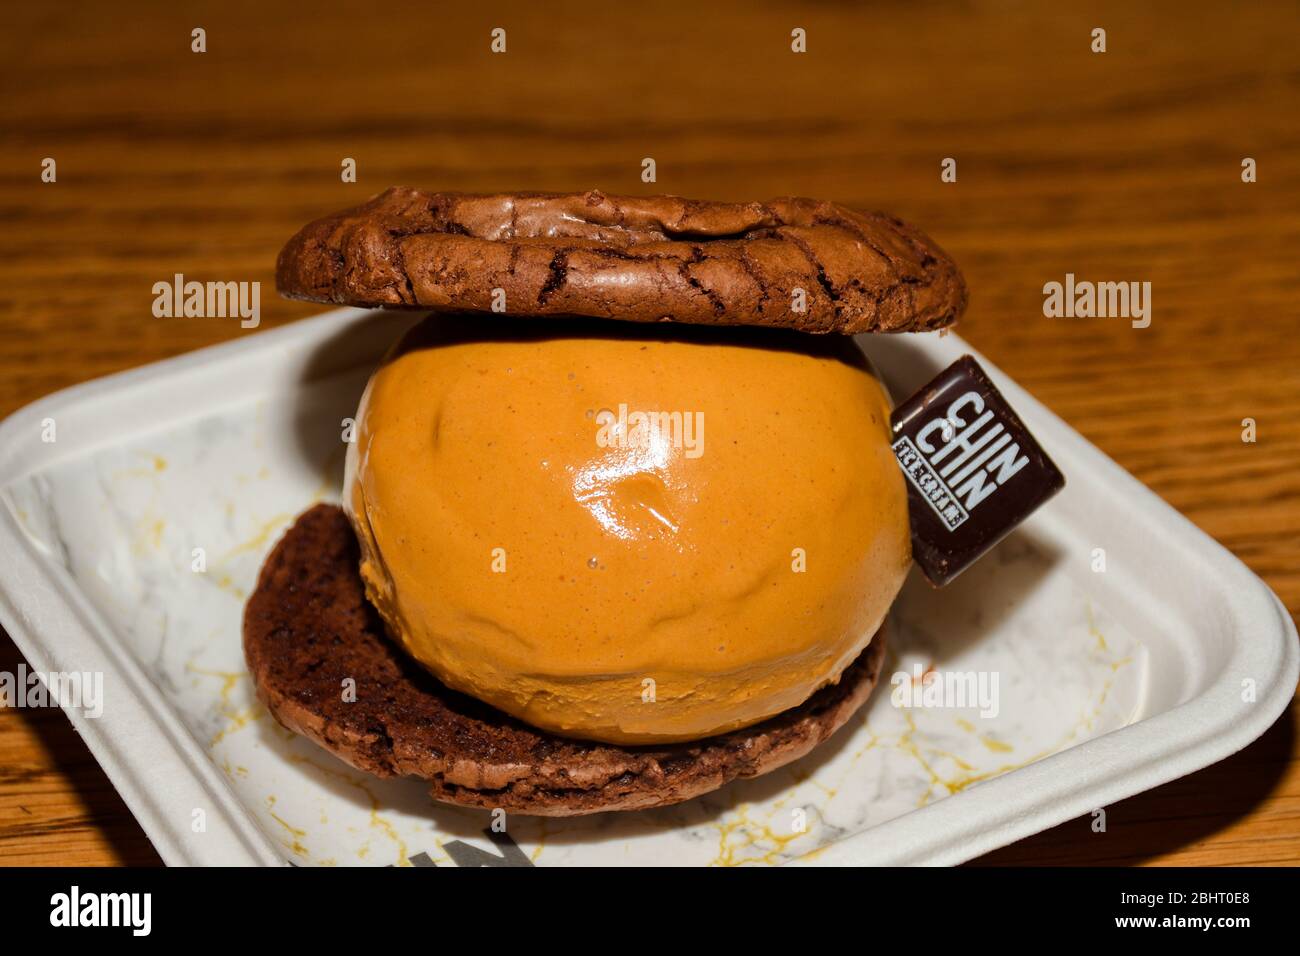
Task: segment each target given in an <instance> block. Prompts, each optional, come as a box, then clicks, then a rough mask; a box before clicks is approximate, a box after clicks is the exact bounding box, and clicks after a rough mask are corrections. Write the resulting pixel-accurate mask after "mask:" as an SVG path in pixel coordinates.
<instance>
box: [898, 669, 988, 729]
mask: <svg viewBox="0 0 1300 956" xmlns="http://www.w3.org/2000/svg"><path fill="white" fill-rule="evenodd" d="M889 683H890V684H892V685H893V687H894V689H893V691H892V692H890V695H889V702H890V703H891V704H893V705H894V706H895V707H898V708H902V709H911V708H914V707H915V708H923V709H926V710H930V709H934V710H943V709H949V710H961V709H969V708H978V709H979V715H980V716H981V717H984V718H987V719H992V718H994V717H996V716H997V715H998V713H999V712H1000V711H1001V709H1002V705H1001V701H1000V698H999V694H998V672H997V671H939V670H923V669H922V668H921V665H920V664H914V665H912V672H911V673H910V674H909V673H908V672H907V671H897V672H895V673H894V675H893V676H892V677H890V679H889Z"/></svg>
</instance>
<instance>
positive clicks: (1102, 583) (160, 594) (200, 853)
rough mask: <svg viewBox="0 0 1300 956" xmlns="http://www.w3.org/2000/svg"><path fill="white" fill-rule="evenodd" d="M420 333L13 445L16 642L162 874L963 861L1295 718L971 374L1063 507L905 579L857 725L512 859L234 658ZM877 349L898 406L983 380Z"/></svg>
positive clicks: (1074, 472) (1192, 589) (929, 357)
mask: <svg viewBox="0 0 1300 956" xmlns="http://www.w3.org/2000/svg"><path fill="white" fill-rule="evenodd" d="M417 318H418V316H417V315H412V314H406V313H367V312H362V311H358V310H350V309H348V310H340V311H336V312H331V313H328V314H326V315H322V316H320V317H318V318H315V319H311V320H307V321H303V322H297V323H294V324H292V325H288V326H285V327H282V328H279V329H275V330H272V331H268V332H262V333H257V334H250V335H247V336H246V337H242V338H240V339H238V340H237V341H233V342H230V343H228V344H224V345H220V346H216V347H213V348H208V349H203V350H201V351H198V352H194V353H191V354H188V355H183V356H180V357H178V358H175V359H172V360H169V361H166V362H160V363H157V364H154V365H150V366H146V367H144V368H140V369H135V370H133V371H129V372H125V373H122V374H119V375H114V376H111V377H108V378H104V379H100V380H97V381H94V382H89V383H87V384H85V385H80V386H77V387H75V388H70V389H67V390H66V391H63V392H59V393H58V394H56V395H52V396H50V397H48V398H45V399H42V400H41V401H38V402H36V403H34V404H33V405H30V406H28V407H27V408H24V409H22V410H21V411H19V412H17V413H15V414H14V415H12V416H11V417H9V418H8V419H7V420H5V421H4V422H3V423H0V502H2V504H0V623H2V624H3V625H4V627H5V628H6V629H7V630H8V632H9V633H10V635H11V636H12V637H13V639H14V641H15V642H16V643H17V644H18V646H19V648H20V649H21V650H22V652H23V653H24V654H25V655H26V657H27V659H28V661H29V662H30V665H31V667H32V668H33V669H35V670H38V671H42V672H48V671H74V670H75V671H99V672H102V673H103V675H104V698H105V700H104V706H103V713H102V715H101V716H99V717H98V718H94V717H91V716H89V715H87V714H84V713H82V712H81V711H79V710H77V709H75V708H70V709H69V712H68V713H69V717H70V719H71V720H72V722H73V724H74V725H75V727H76V728H77V730H78V731H79V732H80V734H81V736H82V737H83V739H84V740H85V741H86V743H87V745H88V746H89V747H90V749H91V751H92V752H93V753H94V755H95V757H96V759H98V760H99V762H100V763H101V764H102V765H103V767H104V769H105V771H106V772H107V773H108V775H109V777H110V779H112V781H113V783H114V785H115V786H116V787H117V788H118V789H119V790H120V791H121V793H122V796H123V798H124V799H125V800H126V802H127V804H128V806H129V807H130V808H131V810H132V812H133V813H134V814H135V816H136V817H137V819H138V820H139V821H140V823H141V825H142V826H143V827H144V829H145V831H146V832H147V833H148V834H149V837H150V839H151V840H152V841H153V843H154V845H155V846H156V847H157V849H158V852H159V853H160V854H161V856H162V857H163V859H164V860H165V861H166V862H167V863H169V864H264V865H283V864H285V863H294V864H297V865H393V864H396V865H408V864H413V865H430V864H436V865H464V864H467V863H476V862H483V861H492V862H501V863H508V864H530V863H532V864H536V865H540V866H546V865H564V864H606V863H610V864H646V865H654V864H663V863H674V864H709V863H713V864H722V865H736V864H751V863H752V864H771V863H785V862H792V861H798V862H804V863H812V864H856V863H870V864H952V863H957V862H960V861H963V860H966V859H969V858H971V857H974V856H978V855H980V854H982V853H985V852H987V851H989V850H992V849H994V848H996V847H999V846H1003V845H1005V844H1007V843H1010V842H1012V841H1014V840H1016V839H1019V838H1021V837H1024V836H1027V835H1029V834H1031V833H1034V832H1037V831H1039V830H1043V829H1045V828H1047V827H1051V826H1053V825H1055V824H1057V823H1061V822H1063V821H1065V820H1069V819H1071V818H1074V817H1078V816H1080V815H1083V814H1087V813H1089V812H1090V811H1093V810H1094V809H1097V808H1102V807H1105V806H1106V805H1108V804H1110V803H1113V802H1115V801H1117V800H1120V799H1122V798H1124V797H1127V796H1130V795H1132V794H1134V793H1137V792H1139V791H1141V790H1145V789H1147V788H1150V787H1153V786H1156V785H1158V784H1161V783H1164V782H1166V781H1168V780H1172V779H1174V778H1175V777H1178V776H1181V775H1183V774H1187V773H1190V772H1192V771H1194V770H1197V769H1199V768H1201V767H1204V766H1206V765H1208V764H1210V763H1213V762H1214V761H1216V760H1220V759H1222V758H1223V757H1226V756H1228V755H1229V754H1231V753H1233V752H1234V751H1236V750H1239V749H1240V748H1242V747H1244V746H1245V745H1246V744H1248V743H1249V742H1250V741H1252V740H1254V739H1255V738H1256V737H1258V736H1259V735H1260V734H1261V733H1263V732H1264V730H1265V729H1267V728H1268V726H1269V725H1270V724H1271V723H1272V722H1273V721H1274V720H1275V719H1276V718H1277V716H1278V715H1279V714H1280V713H1281V712H1282V711H1283V709H1284V708H1285V707H1286V706H1287V703H1288V701H1289V700H1290V699H1291V696H1292V694H1293V692H1294V690H1295V686H1296V680H1297V666H1298V665H1297V641H1296V630H1295V625H1294V623H1293V622H1292V621H1291V619H1290V617H1289V615H1288V614H1287V613H1286V611H1285V609H1284V608H1283V607H1282V605H1281V604H1280V602H1279V601H1278V600H1277V599H1276V597H1274V595H1273V594H1272V593H1271V592H1270V591H1269V589H1268V588H1267V587H1266V586H1265V585H1264V583H1263V582H1262V581H1260V580H1259V579H1258V578H1257V577H1255V576H1254V575H1253V574H1251V573H1250V571H1249V570H1247V569H1246V567H1245V566H1244V565H1242V564H1241V562H1239V561H1238V560H1237V559H1236V558H1234V557H1233V556H1232V555H1231V554H1229V553H1228V552H1227V551H1226V550H1224V549H1223V548H1222V547H1220V546H1219V545H1218V544H1216V543H1215V542H1214V541H1213V540H1211V539H1210V538H1209V537H1207V536H1206V535H1204V534H1203V533H1201V532H1200V531H1199V530H1197V529H1196V528H1195V527H1194V526H1193V525H1191V524H1190V523H1189V522H1188V521H1186V520H1185V519H1184V518H1182V517H1181V516H1180V515H1178V514H1177V513H1176V512H1175V511H1173V510H1172V509H1171V508H1169V507H1168V506H1167V505H1165V504H1164V503H1163V502H1162V501H1161V500H1160V499H1159V498H1158V497H1156V495H1154V494H1153V493H1151V492H1150V491H1149V490H1147V489H1146V488H1145V487H1143V486H1142V485H1141V484H1139V483H1138V482H1137V481H1136V480H1134V479H1133V478H1132V477H1131V476H1130V475H1128V474H1127V473H1126V472H1124V471H1123V470H1122V469H1121V468H1119V467H1118V466H1117V465H1116V464H1115V463H1114V462H1112V461H1111V460H1110V459H1108V458H1106V457H1105V456H1104V455H1103V454H1101V453H1100V452H1099V451H1098V450H1097V449H1096V448H1094V447H1093V446H1092V445H1090V444H1089V443H1088V442H1086V441H1085V440H1084V439H1083V438H1082V437H1080V436H1079V435H1078V434H1077V433H1076V432H1074V431H1073V430H1071V429H1070V428H1069V427H1068V426H1066V425H1065V424H1064V423H1063V422H1061V421H1060V420H1059V419H1058V418H1056V417H1055V416H1054V415H1053V414H1052V413H1051V412H1049V411H1047V409H1045V408H1044V407H1043V406H1042V405H1040V404H1039V403H1038V402H1036V401H1035V400H1034V399H1033V398H1032V397H1030V396H1029V395H1028V394H1027V393H1026V392H1025V391H1024V390H1023V389H1021V388H1019V387H1018V386H1016V385H1015V383H1014V382H1011V381H1010V380H1008V379H1007V378H1006V376H1004V375H1002V374H1001V373H1000V372H998V370H997V369H996V368H994V367H993V366H991V365H989V364H988V363H987V361H984V360H983V359H981V361H982V362H983V363H984V365H985V368H987V369H988V371H989V373H990V374H991V375H992V377H993V379H994V381H995V382H996V383H997V384H998V386H999V387H1000V388H1001V389H1002V390H1003V391H1004V394H1005V395H1006V396H1007V398H1008V400H1009V401H1010V402H1011V404H1012V405H1013V407H1015V408H1016V410H1017V411H1018V412H1019V413H1020V414H1021V416H1022V417H1023V418H1024V420H1025V422H1026V423H1027V425H1028V426H1029V427H1030V428H1031V429H1032V430H1033V432H1034V434H1035V435H1036V436H1037V437H1038V438H1039V440H1040V441H1041V442H1042V444H1043V446H1044V447H1045V448H1046V449H1047V451H1048V453H1049V454H1050V455H1051V456H1052V458H1053V459H1054V460H1055V461H1056V462H1057V464H1058V465H1059V466H1060V467H1061V470H1062V471H1064V472H1065V474H1066V476H1067V479H1068V484H1067V486H1066V488H1065V490H1064V491H1063V492H1062V493H1061V494H1060V495H1059V496H1058V497H1057V498H1055V499H1054V500H1053V501H1052V502H1050V503H1049V504H1048V505H1047V506H1046V507H1044V508H1043V509H1042V510H1040V511H1039V512H1038V513H1037V514H1035V515H1034V516H1033V517H1032V518H1031V519H1030V520H1029V521H1028V522H1026V523H1025V524H1024V525H1022V526H1021V527H1020V528H1019V529H1017V531H1016V532H1015V533H1013V534H1012V535H1011V536H1010V537H1008V538H1007V539H1006V540H1005V541H1004V542H1003V543H1002V544H1001V545H1000V546H999V547H998V548H996V549H995V550H994V551H993V552H992V553H990V554H989V555H987V556H986V557H985V558H984V559H983V560H981V561H980V562H979V563H978V564H977V565H976V566H975V567H974V568H972V569H971V570H970V571H968V572H967V573H966V574H965V575H963V576H962V577H961V578H960V579H958V580H957V581H956V582H955V583H954V584H952V585H951V586H949V587H948V588H946V589H944V590H943V591H941V592H937V591H934V590H932V589H930V588H929V586H928V585H926V584H925V583H924V581H923V580H922V579H920V578H919V576H917V575H915V574H914V575H913V577H912V578H911V579H909V581H908V583H907V585H906V586H905V588H904V591H903V594H902V595H901V597H900V599H899V601H898V602H897V604H896V607H895V610H894V612H893V614H892V623H891V627H892V635H893V636H892V640H891V650H890V653H889V657H888V659H887V661H886V664H885V673H884V676H883V677H882V681H881V686H880V687H879V688H878V689H877V691H876V693H875V694H874V695H873V697H872V699H871V700H870V702H869V703H868V704H867V705H866V706H865V707H864V708H863V710H862V712H861V713H860V714H859V715H858V717H856V718H855V719H854V720H852V721H851V722H850V723H849V724H848V725H847V726H846V727H845V728H843V729H842V730H841V731H840V732H839V733H838V734H837V735H836V736H835V737H834V738H833V739H832V740H830V741H828V742H827V743H826V744H825V745H823V746H822V747H820V748H818V749H817V750H816V751H815V752H814V753H813V754H811V755H809V756H808V757H806V758H804V759H803V760H801V761H798V762H797V763H795V764H793V765H791V766H789V767H787V768H783V769H782V770H779V771H776V772H775V773H773V774H770V775H768V776H764V777H761V778H759V779H757V780H751V781H740V782H737V783H734V784H732V785H730V786H728V787H726V788H724V789H722V790H721V791H718V792H717V793H715V794H711V795H709V796H706V797H704V798H700V799H697V800H694V801H691V802H689V803H686V804H683V805H681V806H678V807H669V808H664V809H662V810H655V811H643V812H635V813H625V814H602V815H599V816H596V817H585V818H572V819H565V820H540V819H529V818H524V817H511V818H510V819H509V821H508V825H507V831H508V832H507V834H505V835H502V834H494V833H492V832H491V822H492V820H491V817H490V815H489V814H488V813H487V812H484V811H472V810H465V809H459V808H454V807H448V806H443V805H438V804H434V803H432V802H431V801H430V800H429V798H428V797H427V795H426V793H425V791H424V789H423V787H422V786H421V784H420V783H419V782H418V781H414V780H388V781H381V780H376V779H373V778H370V777H368V776H366V775H365V774H362V773H359V772H357V771H354V770H352V769H351V768H350V767H348V766H347V765H345V764H343V763H341V762H339V761H338V760H336V759H334V758H333V757H331V756H329V755H328V754H326V753H325V752H323V751H322V750H320V749H319V748H317V747H315V746H314V745H313V744H311V743H309V742H307V741H305V740H303V739H300V738H297V737H295V736H294V735H292V734H290V733H288V732H286V731H284V730H283V729H282V728H280V727H279V726H278V725H277V724H276V723H275V721H274V720H273V719H272V718H271V717H270V716H269V715H267V714H266V713H265V711H264V710H263V709H262V708H261V707H260V706H259V705H258V704H257V702H256V699H255V697H254V694H253V690H252V687H251V686H250V682H249V679H248V677H247V675H246V673H245V670H244V663H243V656H242V650H241V646H240V621H241V615H242V611H243V604H244V600H245V599H246V597H247V595H248V593H249V591H250V589H251V588H252V587H253V584H254V582H255V580H256V576H257V572H258V569H259V567H260V564H261V561H262V559H263V558H264V557H265V555H266V553H267V551H268V550H269V549H270V548H271V547H272V546H273V545H274V543H275V541H276V540H277V538H278V537H279V535H280V534H281V533H282V532H283V531H284V529H285V528H286V527H287V526H288V524H289V522H290V521H291V520H292V518H293V517H294V516H295V515H296V514H297V513H299V512H300V511H302V510H303V509H304V508H306V507H307V506H309V505H310V504H312V503H313V502H316V501H320V500H331V499H333V498H335V497H336V495H337V493H338V489H339V485H340V478H341V473H342V462H343V444H342V442H341V439H340V431H341V422H342V419H344V418H345V417H348V416H350V415H352V413H353V412H354V411H355V408H356V403H357V400H358V398H359V396H360V393H361V389H362V387H363V386H364V384H365V381H366V378H367V376H368V374H369V372H370V370H371V369H373V367H374V365H375V363H376V362H377V360H378V359H379V357H380V356H381V355H382V354H383V352H384V351H385V349H386V348H387V347H388V346H389V345H390V344H391V343H392V342H393V341H394V340H395V339H396V337H397V336H398V335H400V334H401V332H402V331H403V330H404V329H405V328H407V327H408V326H409V325H410V324H412V323H413V322H414V321H416V320H417ZM860 341H861V342H862V345H863V348H864V349H865V350H866V351H867V353H868V354H869V355H870V356H871V357H872V359H873V360H874V361H875V362H876V364H877V366H878V367H879V368H880V369H881V372H882V374H883V375H884V377H885V378H886V380H887V382H888V383H889V385H890V387H891V389H892V390H893V391H894V394H895V395H899V396H901V395H907V394H909V393H910V392H911V391H913V390H915V388H916V387H918V386H919V385H921V384H923V383H924V382H925V381H927V380H928V379H929V378H930V377H932V376H933V374H934V373H935V372H937V371H938V370H939V369H941V368H943V367H945V366H946V365H948V364H949V363H950V362H952V361H953V360H955V359H956V358H958V357H959V356H960V355H961V354H963V353H965V352H973V350H972V349H970V347H969V346H967V345H966V344H965V343H964V342H963V341H962V340H961V339H960V338H959V337H958V336H955V335H947V336H940V335H937V334H933V335H909V336H896V337H886V336H870V337H864V338H863V339H861V340H860ZM51 423H52V424H53V434H54V437H55V440H54V441H52V442H51V441H48V438H49V437H50V434H51V429H50V425H51ZM1098 548H1101V549H1104V551H1105V555H1106V561H1105V570H1104V571H1098V570H1094V568H1095V567H1097V562H1095V560H1094V555H1095V550H1096V549H1098ZM195 549H202V552H201V553H202V555H203V557H204V560H205V562H206V566H205V569H204V570H202V571H196V570H195V567H196V562H195V556H196V554H198V553H199V552H196V550H195ZM917 667H920V668H922V669H926V668H931V667H932V668H935V669H937V670H940V671H958V672H975V673H984V674H996V675H997V678H998V682H999V691H1000V693H999V701H1000V703H999V707H998V713H997V714H996V715H995V716H989V715H983V716H982V715H981V714H980V712H979V710H978V708H967V709H962V710H956V709H936V708H925V709H905V708H900V707H896V706H894V705H893V703H892V702H891V693H890V691H891V689H892V687H891V683H890V681H891V675H893V674H896V673H900V672H906V673H908V674H911V673H913V672H914V668H917Z"/></svg>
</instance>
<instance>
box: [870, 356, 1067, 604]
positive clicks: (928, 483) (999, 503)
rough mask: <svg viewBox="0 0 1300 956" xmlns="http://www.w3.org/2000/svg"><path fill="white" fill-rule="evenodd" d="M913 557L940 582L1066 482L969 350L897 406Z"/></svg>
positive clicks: (972, 560) (896, 422) (897, 450)
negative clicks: (969, 353) (967, 353)
mask: <svg viewBox="0 0 1300 956" xmlns="http://www.w3.org/2000/svg"><path fill="white" fill-rule="evenodd" d="M890 421H891V422H892V423H893V426H894V455H895V456H896V457H897V458H898V464H899V466H900V467H901V468H902V469H903V474H904V475H906V476H907V503H908V511H909V514H910V517H911V522H912V557H913V558H914V559H915V560H916V563H917V564H919V565H920V566H921V570H922V571H924V572H925V576H926V577H927V578H929V579H930V582H931V583H932V584H935V585H937V586H939V587H942V586H943V585H945V584H947V583H948V582H949V581H951V580H952V579H953V578H955V577H956V576H957V575H959V574H961V573H962V571H964V570H966V569H967V568H968V567H970V566H971V565H972V564H973V563H975V561H976V560H977V559H978V558H979V557H980V556H981V555H982V554H984V552H986V551H988V550H990V549H991V548H992V547H993V546H994V545H995V544H997V543H998V542H999V541H1001V540H1002V539H1003V538H1004V537H1006V536H1007V534H1008V533H1010V531H1011V529H1012V528H1014V527H1015V526H1016V525H1018V524H1020V522H1022V521H1024V520H1025V519H1026V518H1028V517H1029V516H1030V515H1031V514H1032V513H1033V512H1034V511H1035V510H1037V508H1038V506H1039V505H1041V504H1042V503H1043V502H1045V501H1046V500H1047V499H1048V498H1050V497H1052V495H1054V494H1056V493H1057V492H1058V491H1060V490H1061V489H1062V488H1063V487H1064V486H1065V478H1064V477H1063V476H1062V475H1061V472H1060V470H1059V469H1058V468H1057V467H1056V465H1054V464H1052V460H1051V459H1050V458H1048V457H1047V455H1046V454H1045V453H1044V451H1043V449H1042V448H1041V447H1040V446H1039V444H1038V442H1037V441H1035V440H1034V436H1033V435H1031V434H1029V430H1028V429H1027V428H1025V423H1024V422H1022V421H1021V420H1020V416H1018V415H1017V414H1016V413H1015V412H1014V411H1012V410H1011V406H1010V405H1008V404H1007V400H1006V399H1005V398H1003V397H1002V393H1001V392H999V391H998V390H997V389H996V388H995V387H994V386H993V383H992V382H991V381H989V377H988V375H986V374H985V373H984V370H983V369H982V368H980V367H979V365H978V364H977V363H976V361H975V360H974V359H973V358H971V357H970V356H969V355H963V356H962V357H961V358H960V359H958V360H957V361H956V362H953V363H952V364H951V365H949V366H948V367H947V368H946V369H944V370H943V371H942V372H940V373H939V375H938V376H937V377H936V378H935V379H934V380H933V381H931V382H930V383H929V384H927V385H926V386H925V387H924V388H922V389H921V390H920V391H918V392H917V393H916V394H915V395H913V396H912V397H911V398H909V399H908V400H907V401H905V402H903V404H901V405H899V406H898V407H897V408H896V409H894V414H893V415H892V416H891V417H890Z"/></svg>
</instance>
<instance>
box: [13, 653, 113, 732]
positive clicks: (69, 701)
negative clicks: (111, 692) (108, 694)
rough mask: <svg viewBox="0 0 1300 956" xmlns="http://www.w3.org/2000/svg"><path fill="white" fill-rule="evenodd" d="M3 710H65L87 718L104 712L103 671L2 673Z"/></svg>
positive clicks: (23, 667) (24, 668) (21, 670)
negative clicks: (43, 708)
mask: <svg viewBox="0 0 1300 956" xmlns="http://www.w3.org/2000/svg"><path fill="white" fill-rule="evenodd" d="M0 707H63V708H64V709H65V710H71V709H76V710H79V711H81V713H82V714H84V715H85V716H87V717H90V718H96V717H99V716H100V715H101V714H103V713H104V674H103V672H102V671H32V670H28V669H27V665H26V664H24V663H20V664H19V665H18V670H17V672H16V673H13V672H10V671H0Z"/></svg>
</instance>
